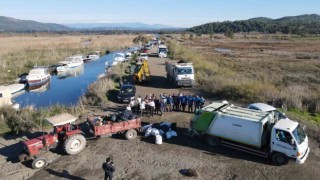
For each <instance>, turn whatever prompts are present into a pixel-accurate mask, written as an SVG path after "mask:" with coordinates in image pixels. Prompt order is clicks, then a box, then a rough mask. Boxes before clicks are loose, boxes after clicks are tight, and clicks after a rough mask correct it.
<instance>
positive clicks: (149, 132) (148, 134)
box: [144, 128, 152, 137]
mask: <svg viewBox="0 0 320 180" xmlns="http://www.w3.org/2000/svg"><path fill="white" fill-rule="evenodd" d="M151 132H152V128H148V129H147V130H146V132H145V134H144V136H145V137H149V136H150V135H151Z"/></svg>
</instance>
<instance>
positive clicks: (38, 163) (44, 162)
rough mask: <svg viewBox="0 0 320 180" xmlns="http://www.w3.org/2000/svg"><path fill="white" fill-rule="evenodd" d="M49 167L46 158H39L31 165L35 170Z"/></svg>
mask: <svg viewBox="0 0 320 180" xmlns="http://www.w3.org/2000/svg"><path fill="white" fill-rule="evenodd" d="M47 165H48V161H47V159H46V158H43V157H38V158H36V159H34V160H33V161H32V164H31V166H32V168H33V169H41V168H43V167H45V166H47Z"/></svg>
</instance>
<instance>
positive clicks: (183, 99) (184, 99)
mask: <svg viewBox="0 0 320 180" xmlns="http://www.w3.org/2000/svg"><path fill="white" fill-rule="evenodd" d="M180 97H181V106H182V111H183V112H185V110H186V106H187V103H188V102H187V101H188V100H187V99H188V98H187V96H186V95H185V94H184V93H183V94H182V96H180Z"/></svg>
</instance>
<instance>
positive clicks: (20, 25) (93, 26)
mask: <svg viewBox="0 0 320 180" xmlns="http://www.w3.org/2000/svg"><path fill="white" fill-rule="evenodd" d="M162 29H165V30H167V29H177V28H175V27H173V26H168V25H162V24H153V25H149V24H144V23H139V22H136V23H77V24H64V25H61V24H55V23H41V22H37V21H31V20H20V19H15V18H11V17H5V16H0V32H28V31H29V32H30V31H83V30H91V31H101V30H162Z"/></svg>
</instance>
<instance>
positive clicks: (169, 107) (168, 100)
mask: <svg viewBox="0 0 320 180" xmlns="http://www.w3.org/2000/svg"><path fill="white" fill-rule="evenodd" d="M167 106H168V111H169V112H172V107H173V98H172V96H171V95H168V97H167Z"/></svg>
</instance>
